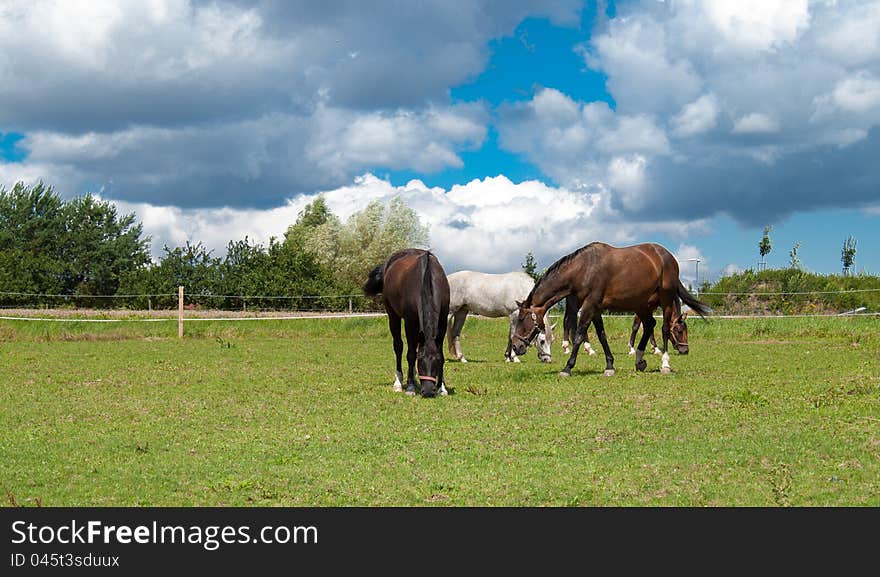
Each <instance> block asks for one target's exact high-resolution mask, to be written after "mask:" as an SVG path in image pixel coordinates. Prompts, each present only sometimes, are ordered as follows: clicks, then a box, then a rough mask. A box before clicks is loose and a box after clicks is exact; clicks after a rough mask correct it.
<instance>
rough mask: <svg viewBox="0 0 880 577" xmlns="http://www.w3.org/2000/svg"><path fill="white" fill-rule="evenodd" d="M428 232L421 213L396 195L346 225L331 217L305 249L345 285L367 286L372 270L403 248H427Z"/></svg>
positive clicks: (313, 235)
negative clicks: (366, 281) (422, 221)
mask: <svg viewBox="0 0 880 577" xmlns="http://www.w3.org/2000/svg"><path fill="white" fill-rule="evenodd" d="M427 244H428V229H427V227H425V226H424V225H422V224H421V222H420V221H419V217H418V214H416V212H415V211H414V210H413V209H411V208H409V207H408V206H407V205H406V203H404V202H403V200H402V199H401V198H400V197H399V196H396V197H394V198H392V199H391V200H390V201H389V202H387V203H382V202H380V201H373V202H371V203H370V204H368V205H367V207H366V208H364V210H362V211H360V212H357V213H355V214H353V215H351V216H350V217H349V218H348V220H347V221H346V222H345V223H344V224H343V223H341V222H340V221H339V219H337V218H336V217H333V216H332V215H331V218H328V219H327V220H326V221H325V222H324V223H323V224H321V225H319V226H317V227H315V228H314V229H313V231H312V234H311V235H310V236H309V238H308V239H307V241H306V243H305V246H306V248H307V249H308V250H309V252H311V253H312V254H313V255H314V256H315V258H316V259H317V260H318V262H319V263H321V264H322V265H323V266H325V267H327V268H328V269H329V270H331V271H332V273H333V275H334V277H335V278H336V279H337V280H339V281H340V282H341V283H343V284H346V285H348V286H351V287H359V286H360V285H361V284H363V281H364V279H365V278H366V277H367V274H368V273H369V271H370V269H372V268H373V267H374V266H376V265H377V264H381V263H382V262H383V261H384V260H385V259H386V258H388V256H389V255H390V254H391V253H393V252H394V251H396V250H399V249H402V248H425V247H427Z"/></svg>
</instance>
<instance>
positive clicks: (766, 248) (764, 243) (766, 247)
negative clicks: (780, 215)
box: [758, 224, 773, 270]
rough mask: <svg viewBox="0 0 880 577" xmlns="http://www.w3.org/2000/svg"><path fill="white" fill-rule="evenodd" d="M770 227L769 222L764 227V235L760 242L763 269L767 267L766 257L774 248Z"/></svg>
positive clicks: (759, 249)
mask: <svg viewBox="0 0 880 577" xmlns="http://www.w3.org/2000/svg"><path fill="white" fill-rule="evenodd" d="M770 229H771V226H770V225H769V224H768V225H767V226H765V227H764V237H763V238H762V239H761V242H759V243H758V251H759V252H760V253H761V270H764V269H766V268H767V261H766V259H765V257H766V256H767V255H768V254H770V250H771V249H772V248H773V247H772V245H771V244H770Z"/></svg>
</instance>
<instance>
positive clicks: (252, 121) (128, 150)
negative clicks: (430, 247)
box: [0, 0, 579, 207]
mask: <svg viewBox="0 0 880 577" xmlns="http://www.w3.org/2000/svg"><path fill="white" fill-rule="evenodd" d="M528 16H535V17H546V18H548V19H550V21H551V22H553V23H556V24H563V25H575V24H577V22H578V17H579V5H578V2H577V1H575V0H562V1H560V2H554V3H552V4H547V3H544V2H537V1H535V0H512V1H510V2H497V1H495V0H481V1H477V2H472V1H463V0H462V1H456V0H443V1H440V0H431V1H427V2H418V3H412V5H408V6H407V8H406V10H401V9H400V7H399V5H398V3H395V2H370V3H364V2H354V3H352V2H344V1H339V2H338V1H335V0H331V1H328V2H320V3H316V2H310V1H280V0H278V1H276V0H258V1H257V2H254V1H251V0H242V1H240V2H239V1H234V0H227V1H221V2H214V1H201V0H153V1H151V2H140V1H135V0H112V1H111V0H95V1H94V2H87V3H70V2H59V1H57V0H34V1H33V2H26V3H9V2H6V3H0V83H2V85H3V86H4V89H3V90H2V91H0V130H2V131H3V132H18V133H23V134H25V135H26V138H25V139H24V140H23V141H22V142H21V144H20V145H21V147H22V148H23V149H25V150H27V151H29V156H28V157H27V159H26V160H25V161H24V162H23V163H21V164H20V165H19V166H18V171H19V173H20V175H21V177H22V178H24V177H25V176H26V175H27V174H28V173H29V172H32V170H31V169H32V168H33V167H37V166H39V167H40V168H41V169H45V172H44V173H43V177H44V178H45V179H46V180H47V181H49V182H52V183H53V184H55V185H56V186H57V188H58V189H59V190H60V191H62V192H63V193H65V194H68V195H73V194H78V193H82V192H84V191H86V190H92V191H94V190H98V189H100V188H103V189H104V191H105V194H107V195H109V196H112V197H114V198H119V199H122V200H127V201H132V202H136V201H142V202H151V203H162V204H165V203H174V204H177V205H179V206H187V207H194V206H202V207H218V206H225V205H232V206H239V207H243V206H259V207H267V206H271V205H278V204H280V203H283V202H285V199H287V198H289V197H290V196H292V195H294V194H298V193H303V192H313V191H315V190H318V189H322V188H333V187H338V186H342V185H344V184H345V183H346V182H349V181H350V180H351V179H352V178H353V177H354V176H356V175H358V174H360V173H362V172H364V171H365V170H379V169H406V170H413V171H419V172H422V173H426V174H430V173H432V172H436V171H438V170H443V169H445V168H450V167H452V168H455V167H460V166H461V164H462V160H461V157H460V153H461V152H462V151H466V150H470V149H473V148H475V147H478V146H479V145H480V144H481V143H482V141H483V139H484V137H485V134H486V130H487V123H488V120H489V115H488V111H486V110H485V109H484V106H483V105H482V104H479V103H471V104H468V103H452V102H451V101H450V97H449V88H450V87H451V86H454V85H456V84H460V83H462V82H465V81H467V80H468V79H470V78H472V77H474V76H475V75H477V74H478V73H479V72H480V71H481V70H483V68H484V67H485V65H486V62H487V60H488V58H489V55H490V52H489V40H490V39H492V38H496V37H499V36H503V35H505V34H509V33H511V32H512V31H513V30H514V29H515V27H516V26H517V25H518V24H519V23H520V22H521V21H522V20H523V19H524V18H526V17H528ZM14 171H15V169H14V168H11V167H6V168H4V169H3V172H5V173H11V172H14Z"/></svg>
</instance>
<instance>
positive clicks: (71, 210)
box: [60, 194, 150, 295]
mask: <svg viewBox="0 0 880 577" xmlns="http://www.w3.org/2000/svg"><path fill="white" fill-rule="evenodd" d="M63 214H64V221H65V226H66V230H65V234H64V242H63V243H62V245H61V253H60V256H61V260H62V262H63V263H64V272H63V283H64V291H65V292H66V293H73V294H77V295H112V294H116V292H117V290H118V289H119V283H120V278H121V277H122V276H123V275H124V274H125V273H126V272H128V271H130V270H134V269H137V268H140V267H143V266H144V265H146V264H147V263H149V262H150V255H149V238H141V235H142V233H143V226H142V225H141V224H140V223H136V222H135V215H134V214H133V213H132V214H126V215H122V216H120V215H119V214H117V212H116V207H115V206H114V205H113V204H111V203H109V202H107V201H102V200H99V199H96V198H95V197H94V196H92V195H90V194H89V195H85V196H81V197H79V198H75V199H73V200H71V201H68V202H66V203H65V204H64V208H63Z"/></svg>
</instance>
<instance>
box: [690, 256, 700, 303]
mask: <svg viewBox="0 0 880 577" xmlns="http://www.w3.org/2000/svg"><path fill="white" fill-rule="evenodd" d="M687 261H688V262H693V263H694V293H697V294H699V292H700V259H699V258H689V259H687Z"/></svg>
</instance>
